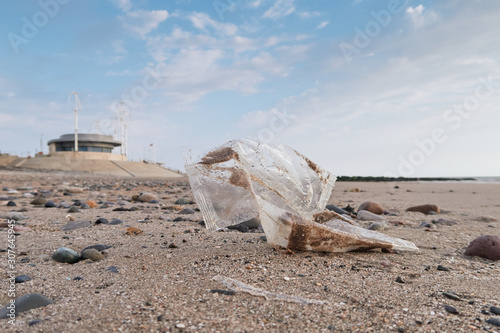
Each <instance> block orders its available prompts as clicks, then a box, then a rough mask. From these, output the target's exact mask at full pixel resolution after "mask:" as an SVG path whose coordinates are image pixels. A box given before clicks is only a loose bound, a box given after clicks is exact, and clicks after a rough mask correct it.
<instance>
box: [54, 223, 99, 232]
mask: <svg viewBox="0 0 500 333" xmlns="http://www.w3.org/2000/svg"><path fill="white" fill-rule="evenodd" d="M91 226H92V225H91V224H90V222H89V221H71V222H68V223H67V224H66V225H65V226H63V227H62V228H61V230H62V231H70V230H75V229H81V228H89V227H91Z"/></svg>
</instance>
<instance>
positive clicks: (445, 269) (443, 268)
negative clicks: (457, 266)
mask: <svg viewBox="0 0 500 333" xmlns="http://www.w3.org/2000/svg"><path fill="white" fill-rule="evenodd" d="M437 270H438V271H443V272H449V271H450V269H449V268H448V267H445V266H441V265H438V267H437Z"/></svg>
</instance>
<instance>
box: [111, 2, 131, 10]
mask: <svg viewBox="0 0 500 333" xmlns="http://www.w3.org/2000/svg"><path fill="white" fill-rule="evenodd" d="M111 2H112V3H113V5H115V6H116V7H118V8H120V9H121V10H123V11H124V12H128V11H129V10H130V9H131V8H132V3H131V2H130V0H111Z"/></svg>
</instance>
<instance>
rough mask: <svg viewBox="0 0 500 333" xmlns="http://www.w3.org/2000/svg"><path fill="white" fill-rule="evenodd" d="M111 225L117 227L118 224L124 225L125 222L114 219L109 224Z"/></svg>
mask: <svg viewBox="0 0 500 333" xmlns="http://www.w3.org/2000/svg"><path fill="white" fill-rule="evenodd" d="M109 224H110V225H117V224H123V220H121V219H112V220H111V222H109Z"/></svg>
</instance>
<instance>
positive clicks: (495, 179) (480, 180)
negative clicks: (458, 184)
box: [470, 177, 500, 184]
mask: <svg viewBox="0 0 500 333" xmlns="http://www.w3.org/2000/svg"><path fill="white" fill-rule="evenodd" d="M472 178H475V179H476V181H470V182H471V183H496V184H500V177H472Z"/></svg>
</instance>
